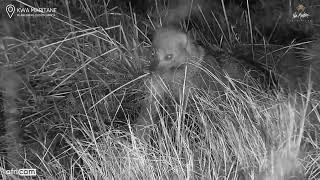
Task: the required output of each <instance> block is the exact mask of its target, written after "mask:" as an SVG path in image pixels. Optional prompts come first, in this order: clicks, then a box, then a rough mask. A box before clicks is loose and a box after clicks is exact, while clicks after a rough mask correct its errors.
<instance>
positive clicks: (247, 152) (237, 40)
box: [0, 1, 320, 180]
mask: <svg viewBox="0 0 320 180" xmlns="http://www.w3.org/2000/svg"><path fill="white" fill-rule="evenodd" d="M80 2H84V1H80ZM80 4H81V6H80V7H81V8H82V10H83V11H84V12H85V14H86V15H87V16H83V17H82V18H83V19H88V21H87V22H84V23H82V22H80V21H76V20H75V18H73V16H71V14H72V13H73V12H72V9H68V8H65V9H64V10H65V14H68V16H64V15H62V14H58V15H57V16H56V17H54V18H52V17H49V18H43V19H40V18H39V19H38V18H29V19H28V18H20V19H18V18H16V21H17V23H20V24H21V26H20V27H19V28H20V29H21V32H22V33H21V35H20V36H18V37H15V38H9V37H3V41H6V42H8V46H7V47H6V48H5V49H3V50H1V59H0V62H1V66H4V67H5V68H6V67H13V68H16V69H17V71H18V72H19V73H20V75H21V77H22V78H23V80H24V87H23V88H21V89H20V90H19V94H20V96H19V99H18V102H17V103H18V105H19V107H20V111H21V123H22V126H23V128H24V137H23V138H24V153H23V155H22V156H23V157H24V159H25V161H24V165H23V167H24V168H35V169H37V173H38V176H37V178H39V179H219V180H220V179H228V180H229V179H230V180H232V179H234V180H235V179H240V180H253V179H256V180H271V179H274V180H282V179H290V178H291V179H308V180H309V179H310V180H312V179H318V178H319V177H320V159H319V157H320V144H319V138H320V136H319V124H320V116H319V112H318V110H319V108H318V103H319V99H318V97H317V96H318V95H317V93H318V92H316V91H314V90H312V88H311V87H308V88H307V89H308V90H307V91H305V92H300V93H287V92H284V91H282V90H280V89H274V90H272V91H266V90H264V89H262V87H261V85H260V84H256V85H251V84H252V83H250V86H246V85H245V84H248V81H251V79H250V78H248V79H247V82H235V81H234V80H232V79H229V80H228V83H226V84H225V87H226V92H225V93H221V94H220V95H219V96H218V95H217V93H216V92H201V91H200V92H199V91H195V93H193V94H190V96H189V99H188V103H187V104H186V105H185V104H181V103H180V102H175V101H174V100H169V101H170V106H166V107H164V105H163V104H160V107H163V108H161V109H158V114H159V117H158V118H159V122H160V123H159V124H158V125H157V126H155V127H150V128H152V129H153V130H154V131H153V132H154V133H153V141H152V142H151V143H146V142H144V141H141V140H140V139H137V138H136V136H135V135H134V132H133V128H132V126H131V125H132V124H133V123H134V120H135V118H136V117H137V115H138V112H139V110H140V109H139V107H140V103H141V100H142V99H143V97H144V95H145V91H146V89H145V88H144V83H143V80H145V79H146V78H147V77H148V75H147V74H146V72H147V71H146V66H147V64H148V61H149V57H150V56H148V53H149V52H150V40H149V39H148V38H147V37H148V35H149V34H150V33H152V31H153V29H152V27H153V25H155V24H157V23H156V22H157V20H154V19H156V15H154V16H150V18H145V17H142V18H141V17H139V16H137V15H136V14H134V13H125V12H121V11H119V10H117V9H112V8H110V5H108V4H104V6H98V7H95V6H93V5H92V4H84V3H80ZM158 6H160V5H158ZM220 8H221V7H220ZM93 10H95V11H93ZM159 11H160V10H159ZM98 12H99V13H101V14H98ZM220 12H221V14H216V16H215V17H217V18H213V19H214V20H215V21H216V23H218V24H219V26H217V27H216V29H212V27H210V26H209V27H207V28H208V29H207V30H206V31H203V32H201V31H195V32H194V35H195V37H199V38H198V39H200V40H201V42H202V44H205V45H208V46H206V47H210V48H212V49H214V48H216V46H214V47H213V45H212V44H213V43H212V42H214V41H215V40H217V42H218V44H216V45H217V46H219V48H222V49H225V50H226V51H232V50H233V49H234V48H235V47H238V45H246V44H249V45H250V44H253V43H254V44H263V48H262V49H264V50H265V51H264V54H263V55H261V57H269V56H267V54H268V55H269V54H270V53H271V52H269V51H268V50H267V49H268V48H267V47H268V45H269V44H268V42H266V41H264V42H263V38H260V37H259V36H258V35H257V33H254V29H253V28H252V26H251V24H250V26H243V27H241V29H240V30H238V32H243V33H242V34H241V33H237V32H236V31H235V29H232V28H231V25H232V23H233V22H232V21H231V20H227V19H226V14H228V12H229V10H228V7H225V8H223V9H221V10H220ZM245 13H247V14H248V13H250V11H249V10H245ZM97 14H98V15H97ZM219 17H224V18H222V19H221V18H220V19H219ZM232 18H235V19H236V17H232ZM240 18H243V19H242V20H243V21H245V22H247V23H248V22H250V20H248V19H246V18H248V16H242V17H239V21H240ZM79 19H81V18H79ZM222 20H223V21H222ZM242 20H241V21H242ZM151 22H152V23H151ZM226 22H228V23H226ZM95 23H97V24H101V25H102V26H96V24H95ZM29 24H33V25H34V26H32V27H31V26H26V25H29ZM204 24H206V23H204ZM226 24H228V26H227V25H226ZM246 28H248V29H246ZM206 32H208V33H206ZM217 32H219V33H217ZM249 47H250V49H251V51H254V53H253V54H255V53H256V51H257V49H255V48H251V46H249ZM259 50H260V49H259ZM255 58H257V59H258V58H259V57H257V56H256V57H255ZM241 83H242V84H243V85H241V86H240V85H239V84H241ZM244 87H245V88H244ZM182 102H183V101H182ZM0 128H1V127H0ZM1 150H2V149H1ZM0 157H1V158H0V160H1V161H0V162H1V163H0V171H1V172H3V170H5V169H6V167H7V166H6V163H5V162H6V161H5V156H4V155H3V153H2V154H1V156H0ZM294 176H295V178H294ZM1 177H2V179H7V178H8V175H5V174H3V173H2V174H1ZM19 178H22V177H19ZM26 179H27V178H26Z"/></svg>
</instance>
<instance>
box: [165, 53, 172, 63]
mask: <svg viewBox="0 0 320 180" xmlns="http://www.w3.org/2000/svg"><path fill="white" fill-rule="evenodd" d="M172 58H173V54H167V55H166V56H165V57H164V60H166V61H170V60H171V59H172Z"/></svg>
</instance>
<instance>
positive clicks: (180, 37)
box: [177, 33, 190, 48]
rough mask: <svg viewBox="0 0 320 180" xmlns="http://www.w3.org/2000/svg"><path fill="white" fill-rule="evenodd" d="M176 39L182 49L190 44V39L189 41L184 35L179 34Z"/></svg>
mask: <svg viewBox="0 0 320 180" xmlns="http://www.w3.org/2000/svg"><path fill="white" fill-rule="evenodd" d="M177 38H178V40H179V42H180V45H181V46H182V47H183V48H187V46H188V44H189V43H190V39H189V37H188V35H187V34H186V33H179V34H178V35H177Z"/></svg>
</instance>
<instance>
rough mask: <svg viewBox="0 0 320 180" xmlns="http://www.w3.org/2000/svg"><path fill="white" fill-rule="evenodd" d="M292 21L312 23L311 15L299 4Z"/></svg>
mask: <svg viewBox="0 0 320 180" xmlns="http://www.w3.org/2000/svg"><path fill="white" fill-rule="evenodd" d="M291 20H292V21H307V22H308V21H311V15H310V14H308V13H307V12H306V7H305V6H304V5H303V4H298V5H297V6H296V8H295V11H294V13H293V14H292V19H291Z"/></svg>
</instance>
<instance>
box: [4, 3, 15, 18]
mask: <svg viewBox="0 0 320 180" xmlns="http://www.w3.org/2000/svg"><path fill="white" fill-rule="evenodd" d="M15 10H16V8H15V7H14V5H12V4H8V5H7V7H6V11H7V14H8V16H9V18H12V16H13V14H14V12H15Z"/></svg>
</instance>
